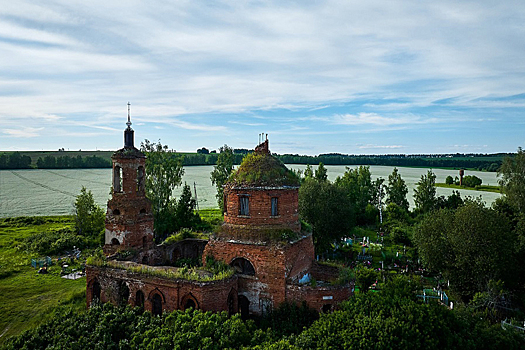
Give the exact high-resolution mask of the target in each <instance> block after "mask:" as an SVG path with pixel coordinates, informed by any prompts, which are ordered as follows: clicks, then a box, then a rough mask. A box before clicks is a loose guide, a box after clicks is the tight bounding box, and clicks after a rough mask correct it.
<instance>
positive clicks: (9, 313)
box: [0, 216, 86, 346]
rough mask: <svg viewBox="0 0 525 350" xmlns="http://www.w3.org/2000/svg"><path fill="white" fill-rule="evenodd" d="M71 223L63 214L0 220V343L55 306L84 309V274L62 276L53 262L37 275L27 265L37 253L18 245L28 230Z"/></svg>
mask: <svg viewBox="0 0 525 350" xmlns="http://www.w3.org/2000/svg"><path fill="white" fill-rule="evenodd" d="M72 225H73V219H72V217H67V216H65V217H40V218H35V219H33V218H15V219H9V218H8V219H1V220H0V315H2V317H1V318H0V346H1V345H2V344H3V343H4V342H5V340H6V339H7V338H8V337H10V336H13V335H17V334H19V333H21V332H23V331H24V330H27V329H30V328H34V327H35V326H37V325H39V324H41V323H42V322H44V321H46V320H48V319H49V318H51V317H52V315H53V310H55V309H57V308H59V307H73V308H74V309H75V310H78V311H82V310H85V307H86V301H85V291H86V280H85V279H84V278H81V279H78V280H66V279H63V278H61V277H60V269H61V268H60V267H59V266H56V265H54V266H52V267H50V269H49V273H48V274H47V275H39V274H37V273H36V271H37V270H35V269H34V268H32V267H31V258H38V257H39V256H37V255H36V254H34V253H31V252H27V251H23V250H20V249H19V246H20V243H21V242H22V241H23V239H24V238H26V237H28V236H30V235H32V234H35V233H38V232H42V231H45V230H52V229H60V228H64V227H71V226H72Z"/></svg>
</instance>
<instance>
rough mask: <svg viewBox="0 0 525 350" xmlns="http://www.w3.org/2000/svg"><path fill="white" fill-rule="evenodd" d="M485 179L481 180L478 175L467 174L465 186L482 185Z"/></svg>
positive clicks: (464, 178)
mask: <svg viewBox="0 0 525 350" xmlns="http://www.w3.org/2000/svg"><path fill="white" fill-rule="evenodd" d="M482 182H483V180H481V179H480V178H479V177H477V176H476V175H467V176H465V177H463V186H466V187H478V186H481V183H482Z"/></svg>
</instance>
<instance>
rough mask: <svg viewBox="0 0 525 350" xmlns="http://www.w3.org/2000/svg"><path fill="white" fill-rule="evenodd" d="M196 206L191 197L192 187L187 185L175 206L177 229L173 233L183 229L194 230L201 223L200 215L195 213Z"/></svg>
mask: <svg viewBox="0 0 525 350" xmlns="http://www.w3.org/2000/svg"><path fill="white" fill-rule="evenodd" d="M195 206H196V202H195V199H194V198H193V197H192V196H191V189H190V186H189V185H188V184H186V183H185V184H184V187H183V188H182V193H181V195H180V198H179V200H178V201H177V205H176V206H175V222H176V224H177V228H176V229H174V230H173V231H177V230H179V229H181V228H192V227H194V226H195V225H196V224H198V223H199V222H200V221H201V219H200V216H199V214H197V213H195Z"/></svg>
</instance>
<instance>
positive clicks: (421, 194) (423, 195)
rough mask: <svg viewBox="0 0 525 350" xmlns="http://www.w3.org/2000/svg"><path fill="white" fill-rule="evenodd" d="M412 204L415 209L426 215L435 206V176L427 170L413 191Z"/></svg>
mask: <svg viewBox="0 0 525 350" xmlns="http://www.w3.org/2000/svg"><path fill="white" fill-rule="evenodd" d="M414 202H415V203H416V209H418V210H420V211H421V212H423V213H427V212H429V211H431V210H432V209H434V207H435V205H436V175H435V174H434V172H433V171H432V170H429V171H428V172H427V174H426V175H421V180H419V182H418V183H417V187H416V188H415V189H414Z"/></svg>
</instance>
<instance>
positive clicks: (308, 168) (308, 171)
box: [304, 164, 314, 179]
mask: <svg viewBox="0 0 525 350" xmlns="http://www.w3.org/2000/svg"><path fill="white" fill-rule="evenodd" d="M313 177H314V171H313V169H312V166H311V165H310V164H306V169H304V178H305V179H308V178H313Z"/></svg>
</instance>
